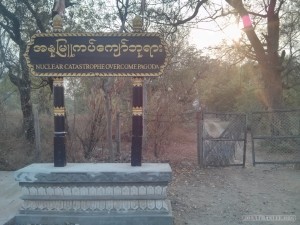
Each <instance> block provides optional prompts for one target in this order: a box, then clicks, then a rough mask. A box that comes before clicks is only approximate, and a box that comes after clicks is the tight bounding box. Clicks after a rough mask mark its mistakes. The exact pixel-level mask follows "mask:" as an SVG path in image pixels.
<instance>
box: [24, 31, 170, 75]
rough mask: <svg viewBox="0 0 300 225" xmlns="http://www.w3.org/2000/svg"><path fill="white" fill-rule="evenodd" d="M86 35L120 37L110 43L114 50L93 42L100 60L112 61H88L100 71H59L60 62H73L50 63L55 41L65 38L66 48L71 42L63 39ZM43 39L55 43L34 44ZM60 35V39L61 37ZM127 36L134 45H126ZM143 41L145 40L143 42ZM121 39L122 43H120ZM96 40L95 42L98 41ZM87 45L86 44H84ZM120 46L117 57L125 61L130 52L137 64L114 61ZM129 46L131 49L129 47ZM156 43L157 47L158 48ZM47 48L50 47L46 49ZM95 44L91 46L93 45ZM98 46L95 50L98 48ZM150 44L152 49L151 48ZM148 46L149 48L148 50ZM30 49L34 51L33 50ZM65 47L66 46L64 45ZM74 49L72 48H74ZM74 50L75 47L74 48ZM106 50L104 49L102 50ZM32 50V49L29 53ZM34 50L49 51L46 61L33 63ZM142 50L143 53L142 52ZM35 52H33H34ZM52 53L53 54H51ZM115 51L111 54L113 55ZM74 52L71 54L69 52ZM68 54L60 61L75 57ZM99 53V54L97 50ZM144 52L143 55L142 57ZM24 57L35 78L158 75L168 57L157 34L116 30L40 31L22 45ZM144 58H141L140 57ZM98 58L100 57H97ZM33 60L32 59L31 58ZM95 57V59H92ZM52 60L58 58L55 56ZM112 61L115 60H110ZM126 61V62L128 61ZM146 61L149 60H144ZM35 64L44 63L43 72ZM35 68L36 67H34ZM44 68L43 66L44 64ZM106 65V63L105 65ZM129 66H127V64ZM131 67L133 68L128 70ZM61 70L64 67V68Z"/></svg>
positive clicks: (160, 73) (93, 38)
mask: <svg viewBox="0 0 300 225" xmlns="http://www.w3.org/2000/svg"><path fill="white" fill-rule="evenodd" d="M77 37H78V38H81V39H82V38H90V41H91V40H94V41H96V40H95V39H97V38H99V39H101V38H102V39H103V40H104V41H106V42H110V41H111V40H112V39H117V40H120V41H121V43H123V44H122V45H121V43H118V44H114V47H115V49H114V51H113V49H112V48H111V46H112V44H108V45H109V46H110V49H106V48H105V49H104V48H103V47H102V48H101V49H100V47H99V46H104V47H106V46H108V45H106V46H105V45H102V43H100V45H97V46H96V47H97V51H98V50H99V51H98V53H99V52H100V50H101V51H102V52H101V53H103V52H104V53H103V54H106V55H105V57H104V59H105V60H106V61H109V60H111V61H112V64H91V65H97V66H98V67H97V68H100V67H99V66H101V65H102V67H103V68H102V71H98V70H96V69H93V70H94V71H92V72H91V71H89V70H86V71H83V70H81V71H78V72H77V71H76V69H73V70H72V71H68V72H61V71H59V68H60V69H61V70H63V65H76V63H75V64H58V63H56V62H55V63H51V60H53V58H55V57H57V58H59V57H60V56H58V55H57V53H58V52H57V51H58V41H57V40H66V41H64V42H65V43H64V45H61V46H65V47H68V46H71V44H67V41H68V40H67V39H68V38H69V39H71V38H73V39H74V38H77ZM47 38H50V39H51V38H53V40H56V42H57V46H56V45H55V47H57V48H55V47H54V45H53V43H52V45H49V46H46V45H43V46H44V49H42V48H40V47H41V46H42V45H37V44H36V43H35V41H36V40H38V39H39V41H40V42H43V41H45V40H46V39H47ZM63 38H64V39H63ZM130 39H132V40H134V41H135V43H137V44H135V45H126V43H125V41H127V42H130ZM145 40H146V42H145ZM149 40H150V41H151V40H155V42H156V43H155V44H154V45H151V43H150V44H149V43H147V41H149ZM122 41H123V42H122ZM143 41H144V43H142V44H144V45H142V44H141V43H139V42H143ZM98 43H99V42H98ZM87 44H88V43H87ZM78 46H83V45H78ZM120 46H121V47H122V46H123V47H124V49H126V47H127V49H126V51H125V50H123V53H124V55H123V56H121V57H123V60H124V59H125V60H127V61H129V58H130V57H126V58H125V56H126V54H128V55H130V56H131V57H132V56H133V54H137V63H136V64H131V63H128V64H118V60H120V59H116V58H117V57H119V55H120V51H121V50H120V48H121V47H120ZM131 46H133V47H132V48H131V49H130V47H131ZM158 46H159V48H158ZM50 47H51V50H49V49H50ZM94 47H95V46H94ZM98 47H99V49H98ZM118 47H119V49H118V51H119V52H118V53H119V55H118V56H116V52H115V51H116V49H117V48H118ZM152 47H153V48H152ZM151 48H152V52H151ZM33 49H34V50H33ZM53 49H54V50H56V52H54V50H53ZM65 49H66V48H65ZM72 49H75V48H74V46H73V45H72ZM86 49H87V45H85V51H86ZM75 50H76V49H75ZM77 50H78V48H77ZM106 50H107V51H106ZM33 51H35V52H33ZM37 51H39V52H38V53H40V54H42V53H45V52H46V53H45V54H52V55H51V56H50V55H49V57H48V58H49V59H48V60H49V64H37V63H35V62H33V61H38V60H40V59H38V57H37V56H36V55H38V54H36V53H37ZM68 51H69V47H68ZM142 51H143V52H142ZM141 52H142V53H143V55H142V54H141ZM34 54H36V55H34ZM55 54H56V55H55ZM64 54H66V52H64ZM78 54H81V56H80V57H79V58H80V59H79V61H80V60H82V58H84V53H83V52H81V53H80V52H79V53H78ZM93 54H94V55H95V54H97V53H95V52H94V53H93ZM108 54H110V55H111V58H109V57H110V56H108ZM114 54H115V55H114ZM138 54H140V55H138ZM73 55H74V53H73ZM73 55H71V56H70V57H69V56H67V57H66V56H64V57H61V60H64V63H66V62H68V61H67V60H68V59H65V58H68V57H69V60H72V59H71V57H75V56H73ZM99 55H100V53H99ZM145 55H146V56H145ZM157 55H158V56H159V57H160V58H159V59H155V60H156V61H155V60H154V62H153V63H151V60H152V59H153V58H154V57H155V56H157ZM24 57H25V59H26V63H27V66H28V69H29V71H30V73H31V74H32V75H33V76H37V77H158V76H161V75H162V74H163V72H164V69H165V68H166V66H167V65H168V63H169V58H170V52H169V50H168V48H167V45H166V43H165V41H164V40H163V38H162V37H161V36H160V35H159V34H158V33H148V32H147V33H140V32H139V33H117V32H107V33H100V32H98V33H40V34H34V35H33V36H32V37H31V39H30V42H29V43H28V44H27V47H26V52H25V54H24ZM143 57H144V59H141V58H143ZM44 58H45V59H44V61H45V60H47V56H44ZM90 58H92V59H95V57H90ZM99 58H101V57H99ZM33 59H34V60H33ZM95 60H96V59H95ZM130 60H131V61H132V60H133V59H131V58H130ZM141 60H143V62H146V63H145V64H139V63H138V62H139V61H141ZM158 60H160V62H159V64H158V63H157V62H158ZM56 61H58V59H56ZM114 61H115V63H113V62H114ZM131 61H130V62H131ZM148 62H150V63H148ZM37 65H47V69H48V71H47V72H40V71H37V68H38V66H37ZM79 65H89V64H79ZM103 65H110V66H109V67H110V69H106V68H104V66H103ZM122 65H125V66H123V68H125V67H126V65H131V66H130V69H128V70H127V69H120V68H122ZM141 65H145V66H144V67H145V68H147V69H145V71H146V72H141V71H142V69H141V68H144V67H142V66H141ZM35 67H36V68H35ZM44 67H45V66H44ZM106 67H107V66H106ZM127 67H129V66H127ZM151 67H152V68H155V70H151ZM113 68H116V69H115V70H117V69H118V68H119V69H120V70H121V72H117V71H115V70H114V69H113ZM132 68H134V69H132ZM50 69H51V71H50V72H49V70H50ZM64 69H65V68H64Z"/></svg>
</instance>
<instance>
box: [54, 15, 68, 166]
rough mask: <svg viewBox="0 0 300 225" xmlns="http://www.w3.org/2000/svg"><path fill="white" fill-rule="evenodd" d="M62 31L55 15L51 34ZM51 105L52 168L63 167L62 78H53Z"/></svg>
mask: <svg viewBox="0 0 300 225" xmlns="http://www.w3.org/2000/svg"><path fill="white" fill-rule="evenodd" d="M62 31H63V26H62V18H61V16H60V15H56V16H55V17H54V18H53V32H55V33H61V32H62ZM53 98H54V100H53V103H54V167H64V166H66V164H67V160H66V144H65V142H66V137H65V135H66V132H65V97H64V78H63V77H54V78H53Z"/></svg>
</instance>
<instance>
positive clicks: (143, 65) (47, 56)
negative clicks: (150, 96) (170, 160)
mask: <svg viewBox="0 0 300 225" xmlns="http://www.w3.org/2000/svg"><path fill="white" fill-rule="evenodd" d="M133 28H134V32H133V33H63V32H62V19H61V16H60V15H56V16H55V17H54V18H53V30H54V32H53V33H40V34H35V35H33V37H32V38H31V41H30V43H29V44H28V45H27V48H26V52H25V55H24V56H25V58H26V62H27V65H28V68H29V71H30V73H31V74H32V75H33V76H40V77H53V80H54V83H53V93H54V94H53V95H54V124H55V125H54V127H55V128H54V165H55V167H64V166H65V165H66V150H65V135H66V132H65V105H64V86H63V79H64V77H79V76H80V77H95V76H99V77H124V76H126V77H132V80H133V87H132V88H133V100H132V147H131V165H132V166H141V159H142V138H143V81H144V77H157V76H160V75H162V74H163V72H164V69H165V67H166V66H167V64H168V58H169V55H170V54H169V51H168V49H167V47H166V44H165V42H164V41H163V39H162V38H161V37H160V35H159V34H157V33H143V32H142V19H141V18H140V17H139V16H137V17H136V18H135V19H134V20H133Z"/></svg>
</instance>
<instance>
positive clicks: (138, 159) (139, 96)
mask: <svg viewBox="0 0 300 225" xmlns="http://www.w3.org/2000/svg"><path fill="white" fill-rule="evenodd" d="M143 81H144V78H141V77H135V78H132V85H133V87H132V96H133V97H132V142H131V166H141V165H142V143H143Z"/></svg>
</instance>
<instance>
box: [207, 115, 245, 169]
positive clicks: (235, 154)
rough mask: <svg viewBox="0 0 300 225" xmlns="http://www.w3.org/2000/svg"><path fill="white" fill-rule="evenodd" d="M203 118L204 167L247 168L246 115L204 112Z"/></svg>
mask: <svg viewBox="0 0 300 225" xmlns="http://www.w3.org/2000/svg"><path fill="white" fill-rule="evenodd" d="M202 118H203V120H202V141H201V142H202V162H203V166H204V167H207V166H243V167H245V161H246V143H247V118H246V114H242V113H213V112H204V113H203V116H202Z"/></svg>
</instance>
